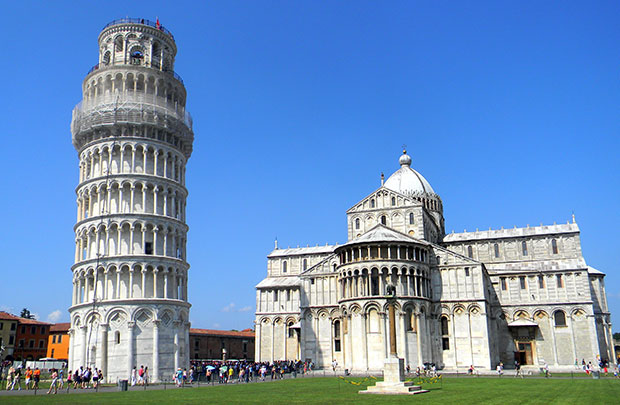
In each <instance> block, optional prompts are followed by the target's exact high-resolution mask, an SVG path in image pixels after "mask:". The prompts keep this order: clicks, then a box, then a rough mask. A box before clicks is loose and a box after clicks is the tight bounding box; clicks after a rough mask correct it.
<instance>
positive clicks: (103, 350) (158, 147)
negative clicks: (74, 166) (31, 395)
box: [69, 18, 194, 382]
mask: <svg viewBox="0 0 620 405" xmlns="http://www.w3.org/2000/svg"><path fill="white" fill-rule="evenodd" d="M98 40H99V63H97V64H96V65H95V66H94V67H93V68H92V69H91V70H90V71H89V72H88V74H87V75H86V78H85V79H84V82H83V84H82V94H83V99H82V101H81V102H80V103H79V104H78V105H77V106H76V107H75V109H74V110H73V119H72V123H71V133H72V139H73V145H74V146H75V149H76V150H77V152H78V156H79V184H78V186H77V189H76V193H77V223H76V224H75V227H74V229H75V264H74V265H73V267H72V268H71V270H72V272H73V297H72V305H71V308H70V309H69V312H70V314H71V329H70V330H69V333H70V348H69V369H73V370H75V369H76V368H79V367H80V366H85V367H86V366H88V367H96V368H98V369H99V368H100V369H102V370H103V373H104V375H105V376H106V377H107V381H110V382H113V381H116V380H117V379H126V378H128V377H129V375H130V373H131V370H132V368H133V367H136V366H137V367H138V368H140V366H141V365H143V366H145V367H148V368H149V374H150V377H151V379H152V380H155V381H157V380H161V379H163V378H169V376H170V375H172V372H173V370H176V368H177V367H187V364H188V362H189V347H188V344H189V343H188V342H189V321H188V320H189V317H188V316H189V308H190V304H189V303H188V301H187V276H188V269H189V265H188V263H187V261H186V257H185V245H186V238H187V231H188V227H187V225H186V223H185V202H186V198H187V189H186V188H185V165H186V163H187V159H189V157H190V155H191V153H192V142H193V138H194V135H193V132H192V120H191V117H190V115H189V114H188V113H187V111H186V110H185V100H186V91H185V87H184V85H183V81H182V80H181V78H180V77H179V76H178V75H177V74H176V73H174V58H175V55H176V51H177V48H176V44H175V41H174V38H173V36H172V33H170V31H168V30H167V29H165V28H164V27H163V26H161V25H160V24H159V21H158V22H157V23H153V22H151V21H148V20H144V19H129V18H128V19H122V20H117V21H113V22H111V23H110V24H108V25H106V26H105V27H104V28H103V30H102V31H101V33H100V34H99V38H98Z"/></svg>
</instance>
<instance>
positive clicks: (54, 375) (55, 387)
mask: <svg viewBox="0 0 620 405" xmlns="http://www.w3.org/2000/svg"><path fill="white" fill-rule="evenodd" d="M51 378H52V382H51V384H50V389H49V390H47V393H48V394H51V393H52V390H53V391H54V394H58V370H56V369H52V375H51Z"/></svg>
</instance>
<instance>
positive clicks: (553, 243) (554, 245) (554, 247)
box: [551, 239, 558, 255]
mask: <svg viewBox="0 0 620 405" xmlns="http://www.w3.org/2000/svg"><path fill="white" fill-rule="evenodd" d="M551 250H552V251H553V254H554V255H557V254H558V241H557V240H555V239H551Z"/></svg>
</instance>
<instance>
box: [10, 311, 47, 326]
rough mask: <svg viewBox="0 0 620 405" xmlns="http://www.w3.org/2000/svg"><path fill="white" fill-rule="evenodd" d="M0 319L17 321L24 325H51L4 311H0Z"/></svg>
mask: <svg viewBox="0 0 620 405" xmlns="http://www.w3.org/2000/svg"><path fill="white" fill-rule="evenodd" d="M0 319H2V320H9V321H18V322H19V323H20V324H24V325H51V323H48V322H41V321H37V320H35V319H27V318H21V317H19V316H15V315H13V314H9V313H8V312H4V311H0Z"/></svg>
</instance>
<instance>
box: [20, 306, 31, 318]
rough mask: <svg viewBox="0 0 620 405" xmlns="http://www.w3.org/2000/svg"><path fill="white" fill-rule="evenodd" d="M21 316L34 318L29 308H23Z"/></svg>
mask: <svg viewBox="0 0 620 405" xmlns="http://www.w3.org/2000/svg"><path fill="white" fill-rule="evenodd" d="M19 316H21V317H22V318H26V319H34V315H32V314H31V313H30V310H29V309H28V308H24V309H22V312H21V313H20V314H19Z"/></svg>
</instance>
